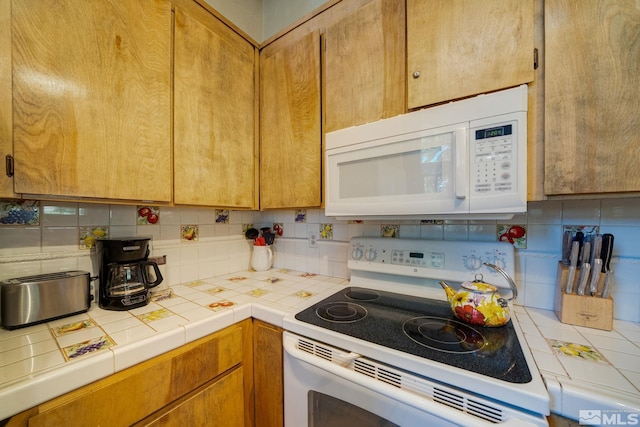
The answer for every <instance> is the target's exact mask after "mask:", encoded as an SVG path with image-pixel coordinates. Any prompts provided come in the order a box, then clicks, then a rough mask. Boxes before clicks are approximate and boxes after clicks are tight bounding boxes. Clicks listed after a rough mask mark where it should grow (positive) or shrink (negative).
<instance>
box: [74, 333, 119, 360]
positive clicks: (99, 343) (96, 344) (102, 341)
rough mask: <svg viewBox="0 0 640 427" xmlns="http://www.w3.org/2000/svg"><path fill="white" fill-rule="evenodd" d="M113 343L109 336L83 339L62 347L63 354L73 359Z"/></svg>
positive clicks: (103, 348)
mask: <svg viewBox="0 0 640 427" xmlns="http://www.w3.org/2000/svg"><path fill="white" fill-rule="evenodd" d="M113 345H114V343H113V341H111V338H108V337H106V336H102V337H98V338H93V339H90V340H87V341H83V342H81V343H78V344H74V345H70V346H68V347H65V348H63V349H62V350H63V351H64V355H65V357H66V358H67V360H69V359H75V358H76V357H80V356H84V355H85V354H89V353H93V352H96V351H99V350H106V349H107V348H109V347H112V346H113Z"/></svg>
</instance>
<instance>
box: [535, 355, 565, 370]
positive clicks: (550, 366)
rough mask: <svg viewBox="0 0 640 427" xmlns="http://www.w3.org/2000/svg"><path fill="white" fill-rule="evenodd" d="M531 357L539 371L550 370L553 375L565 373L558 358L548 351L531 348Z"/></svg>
mask: <svg viewBox="0 0 640 427" xmlns="http://www.w3.org/2000/svg"><path fill="white" fill-rule="evenodd" d="M531 353H532V354H533V358H534V359H535V361H536V365H538V369H540V370H541V371H546V372H551V373H553V374H555V375H567V373H566V371H565V370H564V368H563V367H562V364H561V363H560V361H558V358H557V357H556V356H555V355H553V354H550V353H545V352H541V351H536V350H533V351H532V352H531Z"/></svg>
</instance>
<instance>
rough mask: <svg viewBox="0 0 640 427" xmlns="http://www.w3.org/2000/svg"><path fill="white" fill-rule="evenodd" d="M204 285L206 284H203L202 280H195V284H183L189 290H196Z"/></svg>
mask: <svg viewBox="0 0 640 427" xmlns="http://www.w3.org/2000/svg"><path fill="white" fill-rule="evenodd" d="M204 284H205V282H203V281H202V280H194V281H193V282H189V283H183V285H182V286H186V287H188V288H195V287H196V286H202V285H204Z"/></svg>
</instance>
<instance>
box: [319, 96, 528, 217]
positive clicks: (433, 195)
mask: <svg viewBox="0 0 640 427" xmlns="http://www.w3.org/2000/svg"><path fill="white" fill-rule="evenodd" d="M325 138H326V139H325V144H326V151H325V162H326V163H325V164H326V200H325V215H327V216H336V217H345V218H362V219H367V218H370V219H374V218H377V219H384V218H396V217H401V218H420V219H434V218H442V219H445V218H465V219H490V218H493V219H506V218H510V217H512V216H513V215H514V214H516V213H521V212H526V209H527V86H526V85H522V86H519V87H515V88H512V89H507V90H503V91H499V92H494V93H490V94H485V95H479V96H476V97H473V98H468V99H464V100H461V101H455V102H451V103H448V104H443V105H439V106H436V107H432V108H427V109H423V110H419V111H414V112H411V113H408V114H403V115H400V116H396V117H392V118H389V119H384V120H380V121H377V122H373V123H367V124H364V125H360V126H354V127H350V128H347V129H341V130H338V131H335V132H330V133H327V134H326V137H325Z"/></svg>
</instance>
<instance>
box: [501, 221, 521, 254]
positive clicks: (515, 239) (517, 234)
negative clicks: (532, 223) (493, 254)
mask: <svg viewBox="0 0 640 427" xmlns="http://www.w3.org/2000/svg"><path fill="white" fill-rule="evenodd" d="M497 233H498V241H500V242H509V243H511V244H512V245H513V247H514V248H516V249H527V226H526V225H524V224H522V225H511V224H506V225H498V226H497Z"/></svg>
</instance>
